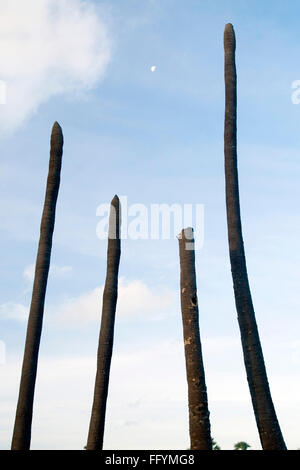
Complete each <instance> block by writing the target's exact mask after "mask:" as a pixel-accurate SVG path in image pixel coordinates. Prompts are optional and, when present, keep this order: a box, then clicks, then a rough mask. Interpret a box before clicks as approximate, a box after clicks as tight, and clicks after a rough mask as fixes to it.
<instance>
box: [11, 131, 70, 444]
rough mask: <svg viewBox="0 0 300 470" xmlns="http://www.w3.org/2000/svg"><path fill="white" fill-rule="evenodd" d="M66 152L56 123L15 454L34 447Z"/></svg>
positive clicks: (24, 365) (53, 132)
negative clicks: (36, 403)
mask: <svg viewBox="0 0 300 470" xmlns="http://www.w3.org/2000/svg"><path fill="white" fill-rule="evenodd" d="M62 148H63V135H62V130H61V127H60V125H59V124H58V123H57V122H55V123H54V125H53V128H52V133H51V148H50V162H49V173H48V179H47V188H46V196H45V203H44V210H43V215H42V221H41V229H40V241H39V247H38V253H37V258H36V265H35V275H34V284H33V291H32V299H31V305H30V312H29V318H28V325H27V336H26V342H25V351H24V358H23V367H22V374H21V383H20V390H19V400H18V405H17V411H16V418H15V426H14V432H13V439H12V446H11V448H12V450H28V449H29V447H30V438H31V422H32V410H33V398H34V388H35V379H36V373H37V364H38V354H39V346H40V338H41V332H42V324H43V314H44V303H45V295H46V288H47V280H48V272H49V266H50V256H51V247H52V235H53V230H54V221H55V208H56V201H57V196H58V189H59V183H60V170H61V160H62Z"/></svg>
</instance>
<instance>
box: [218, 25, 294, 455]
mask: <svg viewBox="0 0 300 470" xmlns="http://www.w3.org/2000/svg"><path fill="white" fill-rule="evenodd" d="M224 49H225V92H226V103H225V132H224V151H225V180H226V208H227V225H228V240H229V252H230V262H231V271H232V278H233V287H234V295H235V303H236V309H237V313H238V321H239V326H240V331H241V340H242V347H243V353H244V362H245V367H246V372H247V379H248V384H249V389H250V394H251V398H252V404H253V409H254V414H255V418H256V422H257V426H258V431H259V435H260V440H261V444H262V447H263V449H264V450H276V449H286V446H285V443H284V440H283V437H282V434H281V430H280V426H279V423H278V420H277V417H276V412H275V409H274V405H273V402H272V397H271V393H270V388H269V384H268V378H267V373H266V368H265V363H264V358H263V353H262V348H261V344H260V339H259V334H258V329H257V324H256V320H255V313H254V308H253V304H252V299H251V292H250V287H249V282H248V275H247V268H246V259H245V251H244V243H243V237H242V225H241V217H240V203H239V187H238V170H237V137H236V107H237V90H236V67H235V34H234V30H233V26H232V25H231V24H227V25H226V27H225V32H224Z"/></svg>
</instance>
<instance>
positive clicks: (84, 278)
mask: <svg viewBox="0 0 300 470" xmlns="http://www.w3.org/2000/svg"><path fill="white" fill-rule="evenodd" d="M0 11H1V14H0V31H1V33H0V51H1V54H0V71H1V76H0V102H1V104H0V179H1V185H0V187H1V191H0V211H1V223H0V237H1V245H0V246H1V265H0V275H1V280H2V282H1V283H0V323H1V325H0V362H1V364H0V378H1V380H0V383H1V387H0V423H1V424H0V448H1V449H9V448H10V443H11V436H12V430H13V424H14V415H15V409H16V402H17V396H18V387H19V380H20V372H21V365H22V359H23V350H24V341H25V334H26V326H27V317H28V311H29V306H30V300H31V291H32V283H33V275H34V263H35V257H36V252H37V244H38V237H39V224H40V217H41V212H42V207H43V200H44V193H45V184H46V178H47V171H48V162H49V140H50V133H51V128H52V125H53V123H54V122H55V121H58V122H59V123H60V125H61V127H62V130H63V134H64V153H63V164H62V173H61V185H60V191H59V196H58V202H57V210H56V224H55V231H54V236H53V247H52V258H51V269H50V273H49V280H48V287H47V295H46V303H45V313H44V325H43V332H42V338H41V346H40V355H39V365H38V375H37V382H36V391H35V404H34V416H33V425H32V444H31V448H32V449H83V448H84V446H85V445H86V439H87V433H88V426H89V419H90V413H91V406H92V398H93V388H94V380H95V371H96V352H97V345H98V335H99V328H100V319H101V303H102V298H101V297H102V291H103V285H104V281H105V272H106V249H107V242H106V240H105V239H103V237H102V238H99V236H98V235H97V233H98V232H97V226H98V224H99V221H100V220H102V219H101V217H100V216H99V206H101V205H102V204H108V203H109V202H110V200H111V199H112V198H113V196H114V194H118V195H119V196H122V197H123V200H126V201H127V203H128V213H126V211H124V213H123V219H124V220H125V219H126V218H127V221H129V223H131V222H132V221H134V216H135V212H134V211H135V210H136V209H137V207H140V208H141V207H143V208H144V209H145V210H146V211H148V215H149V213H150V208H151V207H152V205H153V204H163V203H164V204H168V205H172V204H178V205H179V206H180V207H183V205H184V204H191V205H192V207H193V208H195V207H196V206H199V207H202V208H203V210H204V218H203V222H204V223H203V243H200V247H199V249H197V251H196V270H197V286H198V301H199V323H200V332H201V341H202V349H203V359H204V365H205V374H206V383H207V392H208V404H209V410H210V418H211V430H212V436H213V437H214V439H215V440H216V441H217V443H218V444H219V445H220V447H221V448H222V449H232V448H233V446H234V444H235V443H236V442H238V441H241V440H243V441H246V442H248V443H249V444H250V445H251V449H260V448H261V446H260V442H259V438H258V432H257V429H256V424H255V419H254V415H253V411H252V406H251V400H250V395H249V390H248V386H247V380H246V374H245V370H244V364H243V357H242V348H241V342H240V333H239V328H238V322H237V314H236V310H235V303H234V296H233V288H232V279H231V272H230V264H229V254H228V243H227V227H226V211H225V191H224V154H223V128H224V77H223V75H224V57H223V31H224V26H225V24H226V23H228V22H230V23H232V24H233V25H234V28H235V32H236V41H237V51H236V60H237V74H238V167H239V182H240V199H241V215H242V225H243V235H244V243H245V249H246V258H247V267H248V275H249V281H250V286H251V291H252V297H253V303H254V307H255V311H256V318H257V323H258V327H259V332H260V337H261V341H262V347H263V351H264V357H265V362H266V367H267V373H268V378H269V383H270V387H271V393H272V397H273V401H274V404H275V408H276V412H277V416H278V419H279V422H280V425H281V429H282V433H283V435H284V438H285V440H286V444H287V446H288V448H289V449H297V448H298V447H300V439H299V430H298V429H297V422H299V420H300V401H299V400H300V399H299V389H300V375H299V365H300V338H299V331H300V316H299V310H300V292H299V287H298V286H299V278H300V253H299V243H298V240H299V236H300V217H299V214H300V211H299V205H298V201H299V196H300V190H299V183H298V182H299V178H300V133H299V122H300V105H299V104H296V102H297V100H295V97H294V98H293V93H295V92H296V91H297V90H296V89H295V88H293V84H294V82H295V81H296V80H300V68H299V60H298V56H299V45H300V30H299V24H298V18H299V15H300V5H299V3H298V2H297V1H295V0H290V2H289V4H288V6H287V5H286V4H284V3H283V2H281V1H277V0H272V2H271V1H268V2H267V1H266V2H260V1H256V0H255V1H254V0H247V1H243V0H239V1H236V0H232V1H229V0H215V1H214V2H211V1H208V0H207V1H204V0H198V1H196V0H186V1H185V2H181V1H178V0H172V1H171V0H126V2H125V1H124V0H114V2H109V1H108V0H105V1H96V0H93V1H92V0H86V1H82V0H63V1H62V0H60V1H58V0H27V2H26V4H25V2H21V1H20V0H19V1H18V0H11V1H10V2H8V1H6V0H0ZM16 12H18V15H17V14H16ZM295 86H296V85H295V84H294V87H295ZM298 86H299V85H298ZM135 204H139V206H134V205H135ZM130 211H131V212H130ZM175 228H176V229H177V228H178V227H174V231H175ZM180 228H183V227H180ZM196 232H197V231H196ZM196 237H197V233H196ZM179 274H180V273H179V253H178V240H177V239H176V237H175V236H173V233H172V236H170V237H169V238H167V239H163V237H159V239H151V237H148V238H146V237H142V238H139V237H138V238H137V237H132V236H131V237H127V238H125V239H124V240H122V254H121V263H120V280H119V298H118V305H117V313H116V324H115V341H114V352H113V358H112V365H111V375H110V385H109V396H108V403H107V419H106V428H105V437H104V448H105V449H187V448H188V447H189V434H188V405H187V383H186V375H185V363H184V347H183V334H182V323H181V312H180V295H179Z"/></svg>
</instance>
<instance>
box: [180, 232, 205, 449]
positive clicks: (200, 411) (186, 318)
mask: <svg viewBox="0 0 300 470" xmlns="http://www.w3.org/2000/svg"><path fill="white" fill-rule="evenodd" d="M178 240H179V257H180V292H181V311H182V323H183V337H184V350H185V363H186V375H187V383H188V400H189V429H190V440H191V447H190V448H191V449H192V450H194V449H198V450H212V440H211V435H210V421H209V411H208V403H207V392H206V384H205V374H204V366H203V359H202V349H201V341H200V330H199V312H198V300H197V285H196V271H195V250H194V234H193V229H192V228H190V227H189V228H186V229H184V230H182V231H181V233H180V235H179V237H178Z"/></svg>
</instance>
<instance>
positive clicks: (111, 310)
mask: <svg viewBox="0 0 300 470" xmlns="http://www.w3.org/2000/svg"><path fill="white" fill-rule="evenodd" d="M120 255H121V243H120V201H119V198H118V196H115V197H114V198H113V200H112V201H111V208H110V216H109V234H108V247H107V273H106V280H105V286H104V292H103V304H102V319H101V327H100V336H99V345H98V355H97V373H96V381H95V389H94V401H93V407H92V414H91V420H90V428H89V435H88V441H87V446H86V449H87V450H101V449H102V447H103V435H104V426H105V412H106V401H107V394H108V384H109V372H110V364H111V357H112V351H113V340H114V326H115V313H116V305H117V297H118V272H119V263H120Z"/></svg>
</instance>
